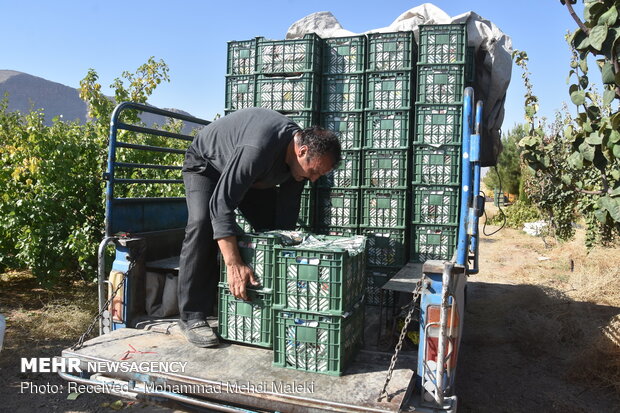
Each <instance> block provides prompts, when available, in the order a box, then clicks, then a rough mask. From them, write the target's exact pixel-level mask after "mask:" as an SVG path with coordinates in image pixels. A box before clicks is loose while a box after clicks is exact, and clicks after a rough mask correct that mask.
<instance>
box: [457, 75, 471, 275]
mask: <svg viewBox="0 0 620 413" xmlns="http://www.w3.org/2000/svg"><path fill="white" fill-rule="evenodd" d="M473 100H474V89H473V88H471V87H468V88H465V94H464V99H463V142H462V146H461V152H462V153H461V211H460V215H459V235H458V243H457V254H456V263H457V264H458V265H463V266H465V264H466V263H467V253H468V249H469V245H468V242H467V239H468V237H467V221H468V215H469V206H470V205H471V189H472V188H471V165H470V162H469V150H470V147H469V144H470V143H469V142H470V135H471V126H472V116H473V113H472V112H473V111H472V109H473V107H472V102H473Z"/></svg>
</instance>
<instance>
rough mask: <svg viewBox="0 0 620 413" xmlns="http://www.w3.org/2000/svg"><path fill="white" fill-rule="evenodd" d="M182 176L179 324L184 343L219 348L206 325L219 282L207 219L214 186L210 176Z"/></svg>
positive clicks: (215, 254) (213, 244) (211, 229)
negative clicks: (184, 207) (183, 215)
mask: <svg viewBox="0 0 620 413" xmlns="http://www.w3.org/2000/svg"><path fill="white" fill-rule="evenodd" d="M206 175H207V176H205V175H201V174H195V173H183V182H184V183H185V195H186V201H187V211H188V218H187V226H186V228H185V239H184V240H183V246H182V248H181V256H180V262H179V282H178V298H179V313H180V318H181V322H180V323H179V324H180V326H181V328H182V330H183V331H184V333H185V336H186V337H187V339H188V340H189V341H190V342H191V343H193V344H196V345H198V346H201V347H210V346H213V345H217V344H218V340H217V337H216V336H215V334H214V333H213V331H212V330H211V328H210V327H209V326H208V325H207V324H206V321H205V318H206V316H208V315H211V314H212V312H213V307H214V305H215V302H216V298H217V282H218V280H219V271H218V268H219V266H218V262H217V251H218V247H217V242H216V241H215V240H214V239H213V227H212V226H211V218H210V215H209V199H210V198H211V195H212V193H213V190H214V189H215V185H216V184H217V176H209V175H213V174H206Z"/></svg>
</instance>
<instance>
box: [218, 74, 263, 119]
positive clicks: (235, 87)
mask: <svg viewBox="0 0 620 413" xmlns="http://www.w3.org/2000/svg"><path fill="white" fill-rule="evenodd" d="M255 97H256V77H255V76H228V77H226V99H225V100H226V102H225V105H226V110H228V111H234V110H239V109H243V108H249V107H252V106H254V99H255Z"/></svg>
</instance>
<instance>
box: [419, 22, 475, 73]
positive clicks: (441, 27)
mask: <svg viewBox="0 0 620 413" xmlns="http://www.w3.org/2000/svg"><path fill="white" fill-rule="evenodd" d="M466 47H467V28H466V26H465V24H433V25H424V24H422V25H420V47H419V50H418V63H421V64H455V63H465V60H466Z"/></svg>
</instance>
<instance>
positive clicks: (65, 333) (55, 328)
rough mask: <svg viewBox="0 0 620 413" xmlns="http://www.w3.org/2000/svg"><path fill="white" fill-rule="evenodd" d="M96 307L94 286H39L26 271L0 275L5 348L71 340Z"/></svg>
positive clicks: (70, 283)
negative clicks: (5, 328)
mask: <svg viewBox="0 0 620 413" xmlns="http://www.w3.org/2000/svg"><path fill="white" fill-rule="evenodd" d="M96 308H97V295H96V289H95V287H94V286H92V285H85V284H84V283H83V282H80V281H73V280H65V281H64V282H63V285H59V286H56V287H54V288H52V289H42V288H40V287H39V285H38V284H37V281H36V279H35V278H34V277H33V276H32V275H31V274H29V273H27V272H12V273H5V274H2V275H1V276H0V312H1V313H2V314H4V316H5V317H6V319H7V331H6V337H5V343H4V345H5V348H6V349H7V350H8V349H18V348H21V347H22V346H24V345H25V344H35V343H36V344H39V343H43V342H58V341H63V342H72V341H74V340H77V338H78V337H79V336H80V335H81V334H82V333H83V332H84V331H85V329H86V327H87V326H88V325H89V324H90V322H91V321H92V319H93V316H94V315H95V312H96Z"/></svg>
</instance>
